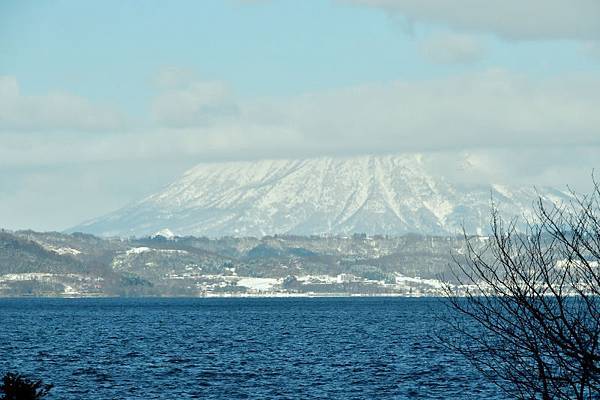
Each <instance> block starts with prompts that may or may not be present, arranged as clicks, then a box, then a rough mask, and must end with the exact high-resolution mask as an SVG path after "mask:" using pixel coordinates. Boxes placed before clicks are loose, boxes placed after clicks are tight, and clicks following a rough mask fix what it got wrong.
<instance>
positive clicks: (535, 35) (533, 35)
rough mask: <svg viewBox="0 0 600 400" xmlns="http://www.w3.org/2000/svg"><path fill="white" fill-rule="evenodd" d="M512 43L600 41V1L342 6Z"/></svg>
mask: <svg viewBox="0 0 600 400" xmlns="http://www.w3.org/2000/svg"><path fill="white" fill-rule="evenodd" d="M339 1H341V2H345V3H352V4H359V5H365V6H371V7H377V8H381V9H383V10H386V11H387V12H390V13H392V14H394V15H401V16H403V17H404V18H406V19H408V20H414V21H419V22H428V23H436V24H442V25H447V26H449V27H451V28H455V29H459V30H468V31H474V32H489V33H495V34H497V35H500V36H502V37H505V38H509V39H524V40H537V39H542V40H544V39H598V38H600V1H598V0H526V1H523V0H486V1H484V0H454V1H440V0H339Z"/></svg>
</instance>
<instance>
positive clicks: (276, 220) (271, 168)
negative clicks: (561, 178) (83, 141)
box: [71, 154, 568, 237]
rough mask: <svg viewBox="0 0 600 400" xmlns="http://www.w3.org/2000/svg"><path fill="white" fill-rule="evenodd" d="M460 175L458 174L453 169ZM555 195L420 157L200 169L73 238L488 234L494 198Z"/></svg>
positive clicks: (510, 211)
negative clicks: (471, 180) (440, 169)
mask: <svg viewBox="0 0 600 400" xmlns="http://www.w3.org/2000/svg"><path fill="white" fill-rule="evenodd" d="M449 167H451V166H449ZM538 194H539V195H540V196H542V198H544V199H546V200H548V201H561V200H564V199H566V198H567V197H568V194H567V193H565V192H562V191H559V190H556V189H552V188H538V189H537V193H536V191H535V190H534V189H533V188H522V187H507V186H502V185H495V184H488V185H464V184H463V185H461V184H455V183H450V182H449V181H448V180H447V179H445V178H444V177H443V176H439V175H435V174H432V173H431V172H428V170H427V169H426V168H425V166H424V161H423V156H421V155H415V154H412V155H386V156H360V157H347V158H332V157H323V158H315V159H305V160H263V161H257V162H229V163H211V164H200V165H198V166H197V167H195V168H193V169H191V170H189V171H187V172H186V173H185V174H184V175H183V176H182V177H181V178H180V179H178V180H177V181H175V182H174V183H172V184H171V185H169V186H168V187H166V188H165V189H164V190H162V191H160V192H158V193H156V194H153V195H151V196H149V197H147V198H145V199H143V200H141V201H139V202H137V203H135V204H132V205H130V206H128V207H126V208H123V209H121V210H118V211H116V212H114V213H112V214H109V215H106V216H103V217H100V218H98V219H95V220H92V221H88V222H85V223H83V224H81V225H79V226H76V227H74V228H73V229H72V230H71V231H82V232H89V233H93V234H98V235H103V236H122V237H128V236H131V235H134V236H138V237H140V236H146V235H149V234H152V233H154V232H157V231H160V230H164V229H169V230H170V232H173V233H174V234H176V235H179V236H183V235H196V236H208V237H220V236H228V235H231V236H238V237H240V236H256V237H261V236H264V235H272V234H298V235H310V234H351V233H357V232H364V233H367V234H392V235H400V234H405V233H411V232H416V233H420V234H435V235H446V234H455V233H457V232H459V231H460V230H461V228H462V226H465V228H466V229H467V231H469V232H470V233H474V234H475V233H479V234H481V233H485V232H486V231H487V227H488V225H489V211H490V199H491V198H493V199H494V201H495V202H497V204H498V205H499V207H500V210H501V212H502V214H503V216H505V217H508V218H510V217H512V216H517V215H522V214H524V213H527V211H528V210H529V209H530V208H531V205H532V202H533V201H534V200H535V198H536V196H537V195H538Z"/></svg>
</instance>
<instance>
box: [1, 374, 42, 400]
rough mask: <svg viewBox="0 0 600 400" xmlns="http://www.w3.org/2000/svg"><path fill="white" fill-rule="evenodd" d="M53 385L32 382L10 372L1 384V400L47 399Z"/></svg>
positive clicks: (39, 381)
mask: <svg viewBox="0 0 600 400" xmlns="http://www.w3.org/2000/svg"><path fill="white" fill-rule="evenodd" d="M50 389H52V385H49V384H45V383H44V382H42V381H41V380H38V381H32V380H30V379H28V378H25V377H23V376H22V375H20V374H13V373H11V372H8V373H7V374H6V375H4V377H3V378H2V383H1V384H0V395H2V397H0V399H1V400H38V399H41V398H44V397H46V395H47V394H48V392H50Z"/></svg>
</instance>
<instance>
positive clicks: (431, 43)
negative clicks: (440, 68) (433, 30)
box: [420, 33, 485, 64]
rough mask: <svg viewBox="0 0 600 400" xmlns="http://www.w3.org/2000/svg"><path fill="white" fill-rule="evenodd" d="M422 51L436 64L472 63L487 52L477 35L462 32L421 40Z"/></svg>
mask: <svg viewBox="0 0 600 400" xmlns="http://www.w3.org/2000/svg"><path fill="white" fill-rule="evenodd" d="M420 47H421V53H422V54H423V56H424V57H425V58H426V59H427V60H428V61H430V62H432V63H435V64H470V63H474V62H476V61H479V60H481V59H482V58H483V56H484V54H485V48H484V46H483V44H482V43H481V42H480V41H479V40H477V39H476V38H475V37H473V36H470V35H461V34H455V33H450V34H443V35H442V34H438V35H433V36H430V37H429V38H427V39H425V40H424V41H423V42H421V46H420Z"/></svg>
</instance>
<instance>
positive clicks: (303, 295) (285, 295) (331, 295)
mask: <svg viewBox="0 0 600 400" xmlns="http://www.w3.org/2000/svg"><path fill="white" fill-rule="evenodd" d="M357 297H363V298H364V297H394V298H397V297H401V298H408V299H411V298H430V299H434V298H442V297H444V296H440V295H423V294H418V295H406V294H395V293H378V294H357V293H269V294H262V293H261V294H218V295H215V294H209V295H203V296H107V295H104V294H98V295H89V294H88V295H82V296H60V295H48V296H37V295H36V296H27V295H24V296H0V300H6V299H230V298H239V299H252V298H257V299H270V298H273V299H274V298H357Z"/></svg>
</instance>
